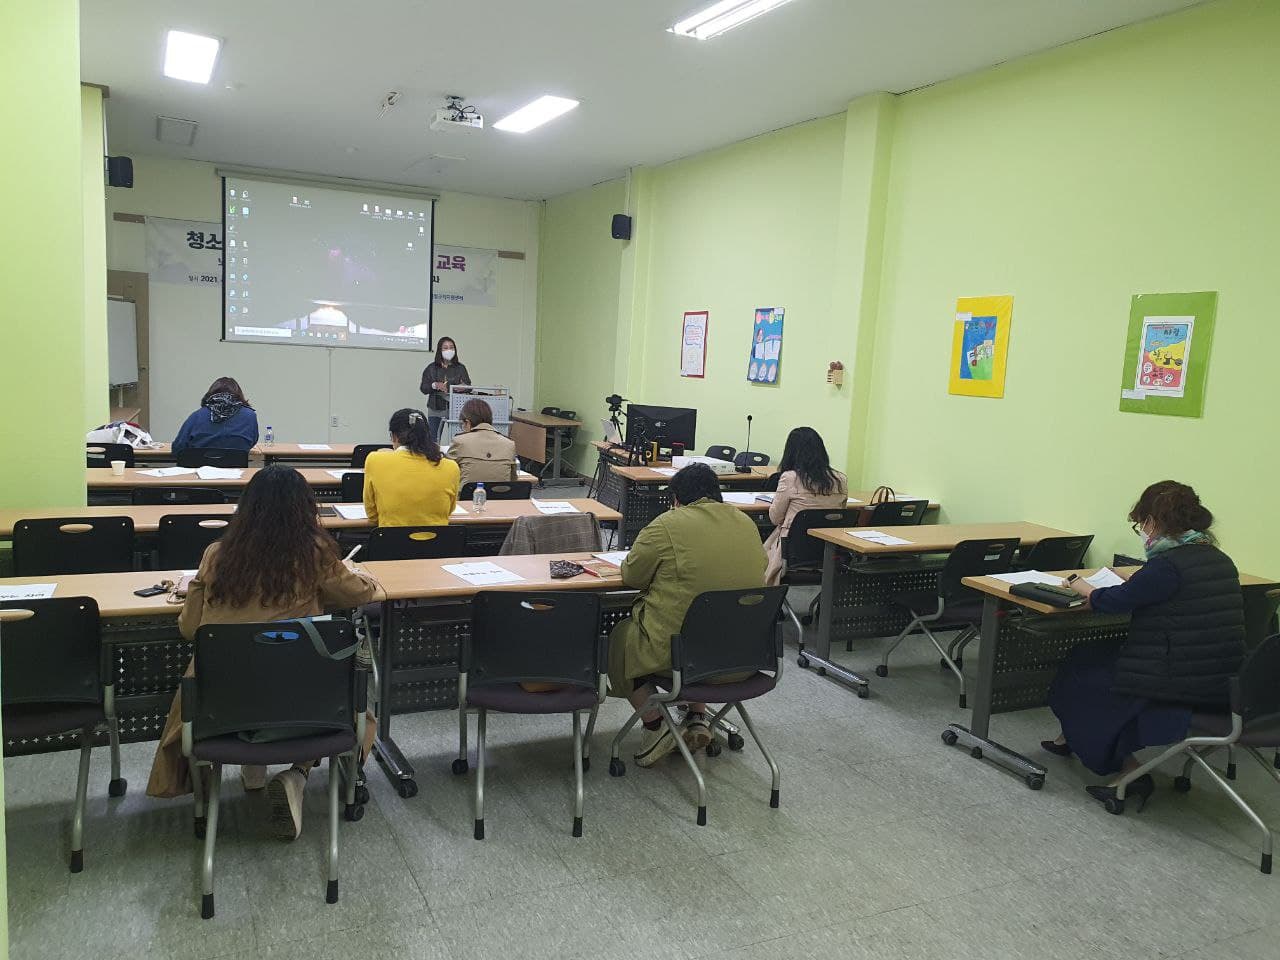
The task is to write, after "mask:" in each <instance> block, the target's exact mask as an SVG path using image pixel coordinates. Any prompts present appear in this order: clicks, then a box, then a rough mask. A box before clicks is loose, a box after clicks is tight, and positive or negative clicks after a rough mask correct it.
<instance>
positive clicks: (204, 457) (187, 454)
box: [178, 447, 249, 467]
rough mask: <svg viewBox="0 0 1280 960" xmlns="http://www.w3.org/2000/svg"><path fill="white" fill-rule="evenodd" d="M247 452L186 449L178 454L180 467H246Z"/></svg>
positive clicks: (247, 461) (217, 448) (214, 448)
mask: <svg viewBox="0 0 1280 960" xmlns="http://www.w3.org/2000/svg"><path fill="white" fill-rule="evenodd" d="M248 465H249V451H248V450H227V449H224V448H222V447H188V448H187V449H186V450H183V451H182V452H181V453H180V454H178V466H180V467H247V466H248Z"/></svg>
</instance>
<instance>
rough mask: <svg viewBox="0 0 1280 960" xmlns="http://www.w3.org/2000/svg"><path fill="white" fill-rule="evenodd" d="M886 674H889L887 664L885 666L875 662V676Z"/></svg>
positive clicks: (884, 675)
mask: <svg viewBox="0 0 1280 960" xmlns="http://www.w3.org/2000/svg"><path fill="white" fill-rule="evenodd" d="M888 675H889V668H888V667H887V666H885V665H884V664H883V663H877V664H876V676H877V677H887V676H888Z"/></svg>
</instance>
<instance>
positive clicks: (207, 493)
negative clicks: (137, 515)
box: [133, 487, 227, 507]
mask: <svg viewBox="0 0 1280 960" xmlns="http://www.w3.org/2000/svg"><path fill="white" fill-rule="evenodd" d="M226 502H227V495H226V494H225V493H223V492H222V491H221V490H215V489H213V488H211V487H134V488H133V505H134V506H135V507H145V506H157V507H171V506H179V505H187V504H200V505H208V504H211V503H226Z"/></svg>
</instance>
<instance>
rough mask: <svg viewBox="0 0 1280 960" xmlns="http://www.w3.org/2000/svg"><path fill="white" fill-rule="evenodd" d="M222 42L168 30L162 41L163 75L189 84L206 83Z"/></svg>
mask: <svg viewBox="0 0 1280 960" xmlns="http://www.w3.org/2000/svg"><path fill="white" fill-rule="evenodd" d="M221 46H222V41H221V40H218V39H216V38H214V37H202V36H200V34H198V33H183V32H182V31H181V30H170V31H169V33H168V35H167V36H166V37H165V41H164V75H165V76H166V77H173V79H175V80H187V81H190V82H191V83H208V82H209V78H210V77H211V76H213V64H214V61H216V60H217V59H218V48H219V47H221Z"/></svg>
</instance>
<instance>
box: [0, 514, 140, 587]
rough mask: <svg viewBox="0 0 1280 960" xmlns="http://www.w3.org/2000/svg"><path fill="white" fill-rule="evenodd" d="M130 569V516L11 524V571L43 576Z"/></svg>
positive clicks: (71, 518)
mask: <svg viewBox="0 0 1280 960" xmlns="http://www.w3.org/2000/svg"><path fill="white" fill-rule="evenodd" d="M132 569H133V520H132V518H130V517H49V518H46V519H40V520H19V521H18V522H17V523H15V524H14V525H13V574H14V576H16V577H44V576H51V575H55V574H60V573H61V574H71V573H121V572H123V571H126V570H132Z"/></svg>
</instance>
